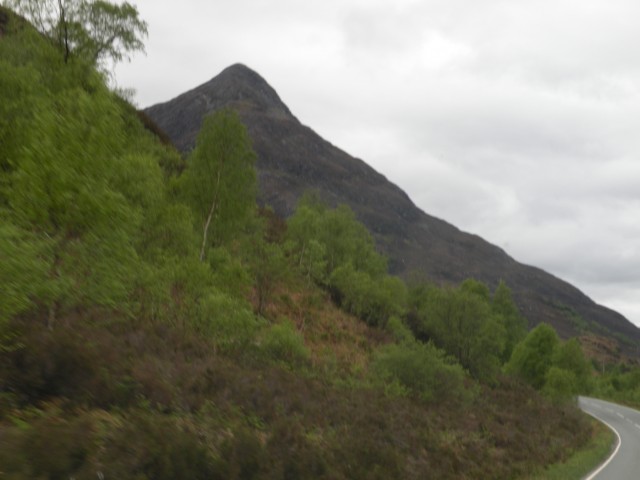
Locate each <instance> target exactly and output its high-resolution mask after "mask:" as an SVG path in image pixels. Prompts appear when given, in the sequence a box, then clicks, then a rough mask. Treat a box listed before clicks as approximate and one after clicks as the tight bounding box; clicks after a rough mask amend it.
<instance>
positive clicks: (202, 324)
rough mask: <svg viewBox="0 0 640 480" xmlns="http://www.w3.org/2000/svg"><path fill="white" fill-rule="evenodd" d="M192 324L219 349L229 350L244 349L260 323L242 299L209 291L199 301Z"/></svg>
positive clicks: (252, 338) (250, 341)
mask: <svg viewBox="0 0 640 480" xmlns="http://www.w3.org/2000/svg"><path fill="white" fill-rule="evenodd" d="M195 326H196V328H197V329H198V330H199V331H200V332H202V333H204V334H205V335H207V336H210V337H211V338H212V339H213V342H214V344H215V345H216V346H217V348H219V349H220V351H222V352H226V353H229V352H233V351H239V350H241V349H246V348H247V347H248V346H249V345H250V344H251V343H252V342H253V340H254V338H255V335H256V333H257V331H258V328H259V326H260V324H259V322H258V321H257V320H256V318H255V316H254V315H253V312H252V311H251V306H250V305H248V304H247V303H246V302H245V301H243V300H240V299H238V298H233V297H230V296H229V295H226V294H224V293H222V292H213V293H209V294H208V295H207V296H205V297H204V298H203V299H202V300H201V301H200V303H199V305H198V312H197V316H196V319H195Z"/></svg>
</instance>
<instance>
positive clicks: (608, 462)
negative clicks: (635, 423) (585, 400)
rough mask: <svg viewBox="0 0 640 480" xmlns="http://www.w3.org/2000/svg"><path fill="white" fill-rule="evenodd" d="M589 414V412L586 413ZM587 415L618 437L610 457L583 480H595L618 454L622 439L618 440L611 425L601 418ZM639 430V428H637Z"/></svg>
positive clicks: (615, 431) (618, 435) (616, 432)
mask: <svg viewBox="0 0 640 480" xmlns="http://www.w3.org/2000/svg"><path fill="white" fill-rule="evenodd" d="M586 413H589V412H586ZM589 415H591V416H592V417H593V418H595V419H596V420H598V421H599V422H602V423H604V424H605V425H606V426H607V427H609V428H610V429H611V430H613V433H615V434H616V437H618V445H617V446H616V448H615V450H614V451H613V453H612V454H611V456H610V457H609V458H608V459H607V460H606V461H605V462H604V463H603V464H602V465H600V467H599V468H598V469H597V470H596V471H595V472H593V473H592V474H591V475H589V476H588V477H587V478H585V479H584V480H593V479H594V478H596V476H597V475H598V474H599V473H600V472H601V471H602V470H604V469H605V468H606V466H607V465H609V464H610V463H611V460H613V458H614V457H615V456H616V455H617V454H618V450H620V446H621V445H622V439H621V438H620V434H619V433H618V431H617V430H616V429H615V428H613V427H612V426H611V425H609V423H607V422H605V421H604V420H602V419H601V418H598V417H596V416H595V415H593V414H592V413H589ZM639 428H640V427H639Z"/></svg>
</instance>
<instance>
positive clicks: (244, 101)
mask: <svg viewBox="0 0 640 480" xmlns="http://www.w3.org/2000/svg"><path fill="white" fill-rule="evenodd" d="M196 90H198V91H199V93H202V94H204V95H205V96H206V97H207V100H208V102H207V103H209V104H215V107H217V108H218V107H220V106H227V105H228V106H231V105H233V106H235V107H237V108H239V109H247V108H248V109H252V110H257V111H261V112H262V113H266V114H268V115H270V116H275V117H282V116H286V117H292V114H291V112H290V111H289V108H287V106H286V105H285V104H284V102H283V101H282V100H281V99H280V97H279V96H278V94H277V93H276V91H275V90H274V89H273V87H271V85H269V84H268V83H267V81H266V80H265V79H264V78H262V77H261V76H260V75H259V74H258V73H257V72H256V71H254V70H252V69H251V68H249V67H247V66H246V65H244V64H242V63H236V64H234V65H231V66H230V67H227V68H225V69H224V70H223V71H222V72H220V73H219V74H218V75H217V76H215V77H214V78H212V79H211V80H210V81H209V82H207V83H205V84H204V85H201V86H200V87H198V88H197V89H196ZM220 104H225V105H220ZM217 108H215V109H217Z"/></svg>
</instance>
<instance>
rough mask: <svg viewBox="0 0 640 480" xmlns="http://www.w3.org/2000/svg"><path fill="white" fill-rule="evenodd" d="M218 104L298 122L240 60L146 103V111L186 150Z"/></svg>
mask: <svg viewBox="0 0 640 480" xmlns="http://www.w3.org/2000/svg"><path fill="white" fill-rule="evenodd" d="M222 108H233V109H234V110H236V111H238V112H239V113H241V114H248V113H251V115H258V116H260V117H266V118H268V119H270V120H276V121H277V120H285V121H290V120H293V121H294V122H295V123H298V121H297V119H296V118H295V117H294V116H293V115H292V113H291V111H290V110H289V108H288V107H287V106H286V105H285V104H284V102H283V101H282V100H281V99H280V97H279V96H278V94H277V93H276V91H275V90H274V89H273V87H271V85H269V84H268V83H267V81H266V80H265V79H264V78H262V77H261V76H260V75H259V74H258V73H257V72H255V71H254V70H252V69H251V68H249V67H247V66H246V65H243V64H241V63H236V64H234V65H231V66H229V67H227V68H225V69H224V70H223V71H222V72H220V73H219V74H218V75H216V76H215V77H213V78H212V79H211V80H209V81H208V82H206V83H203V84H202V85H200V86H198V87H196V88H194V89H193V90H190V91H188V92H186V93H183V94H182V95H180V96H178V97H176V98H174V99H173V100H170V101H168V102H165V103H162V104H158V105H154V106H152V107H149V108H148V109H146V110H147V113H149V115H151V116H152V118H156V119H161V120H159V122H160V123H161V124H162V125H163V128H165V129H166V131H170V132H172V133H173V141H174V144H175V145H176V147H178V149H180V150H182V151H189V150H190V149H191V148H193V146H194V145H195V141H196V136H197V134H198V131H199V130H200V126H201V122H202V119H203V118H204V117H205V116H206V115H208V114H210V113H212V112H215V111H218V110H220V109H222Z"/></svg>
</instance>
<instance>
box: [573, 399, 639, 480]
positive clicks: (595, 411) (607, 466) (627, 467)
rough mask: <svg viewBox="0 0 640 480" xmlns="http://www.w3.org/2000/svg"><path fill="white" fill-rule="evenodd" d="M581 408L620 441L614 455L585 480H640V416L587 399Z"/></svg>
mask: <svg viewBox="0 0 640 480" xmlns="http://www.w3.org/2000/svg"><path fill="white" fill-rule="evenodd" d="M578 405H579V406H580V408H581V409H582V410H583V411H585V412H586V413H588V414H589V415H591V416H593V417H595V418H597V419H598V420H600V421H601V422H603V423H605V424H606V425H607V426H608V427H609V428H611V429H612V430H613V431H614V432H615V434H616V437H617V444H616V446H615V448H614V450H613V453H612V455H611V456H610V457H609V458H608V459H607V460H606V461H605V463H604V464H602V465H601V466H600V467H599V468H598V469H597V470H595V471H594V472H593V473H591V474H590V475H589V476H587V477H586V479H585V480H638V479H640V412H639V411H638V410H634V409H632V408H628V407H623V406H620V405H616V404H615V403H610V402H605V401H604V400H596V399H595V398H588V397H580V398H579V399H578Z"/></svg>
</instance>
